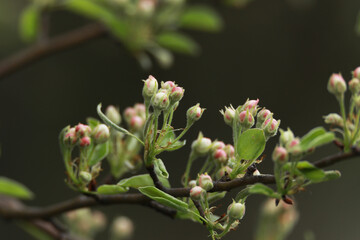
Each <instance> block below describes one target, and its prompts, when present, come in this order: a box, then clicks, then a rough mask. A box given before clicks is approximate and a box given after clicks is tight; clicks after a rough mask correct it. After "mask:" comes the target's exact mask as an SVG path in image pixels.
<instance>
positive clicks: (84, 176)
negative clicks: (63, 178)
mask: <svg viewBox="0 0 360 240" xmlns="http://www.w3.org/2000/svg"><path fill="white" fill-rule="evenodd" d="M79 177H80V179H81V181H82V182H83V183H85V184H88V183H89V182H91V179H92V176H91V174H90V173H88V172H85V171H81V172H80V173H79Z"/></svg>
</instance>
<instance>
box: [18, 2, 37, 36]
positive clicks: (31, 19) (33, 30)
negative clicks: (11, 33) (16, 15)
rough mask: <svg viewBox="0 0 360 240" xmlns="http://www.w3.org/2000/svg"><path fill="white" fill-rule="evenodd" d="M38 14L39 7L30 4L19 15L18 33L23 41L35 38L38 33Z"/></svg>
mask: <svg viewBox="0 0 360 240" xmlns="http://www.w3.org/2000/svg"><path fill="white" fill-rule="evenodd" d="M40 14H41V11H40V8H39V7H38V6H36V5H30V6H28V7H27V8H25V10H24V11H23V12H22V14H21V17H20V35H21V37H22V38H23V39H24V40H25V41H33V40H35V38H36V36H37V34H38V28H39V21H40Z"/></svg>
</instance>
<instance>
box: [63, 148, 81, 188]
mask: <svg viewBox="0 0 360 240" xmlns="http://www.w3.org/2000/svg"><path fill="white" fill-rule="evenodd" d="M64 162H65V168H66V172H67V174H68V176H69V177H70V179H71V181H72V182H73V183H74V184H76V185H78V184H79V181H78V180H77V178H76V177H75V175H74V171H73V167H72V162H71V151H70V150H66V151H65V153H64Z"/></svg>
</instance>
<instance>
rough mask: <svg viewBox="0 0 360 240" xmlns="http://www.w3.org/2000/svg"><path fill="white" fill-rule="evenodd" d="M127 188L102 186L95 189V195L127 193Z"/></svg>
mask: <svg viewBox="0 0 360 240" xmlns="http://www.w3.org/2000/svg"><path fill="white" fill-rule="evenodd" d="M127 191H128V188H126V187H122V186H119V185H108V184H104V185H101V186H99V187H98V188H97V191H96V193H98V194H104V195H111V194H119V193H124V192H127Z"/></svg>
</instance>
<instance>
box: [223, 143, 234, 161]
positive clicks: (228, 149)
mask: <svg viewBox="0 0 360 240" xmlns="http://www.w3.org/2000/svg"><path fill="white" fill-rule="evenodd" d="M224 151H225V152H226V155H227V156H228V157H229V158H232V157H234V156H235V149H234V147H233V145H231V144H227V145H226V146H225V147H224Z"/></svg>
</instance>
